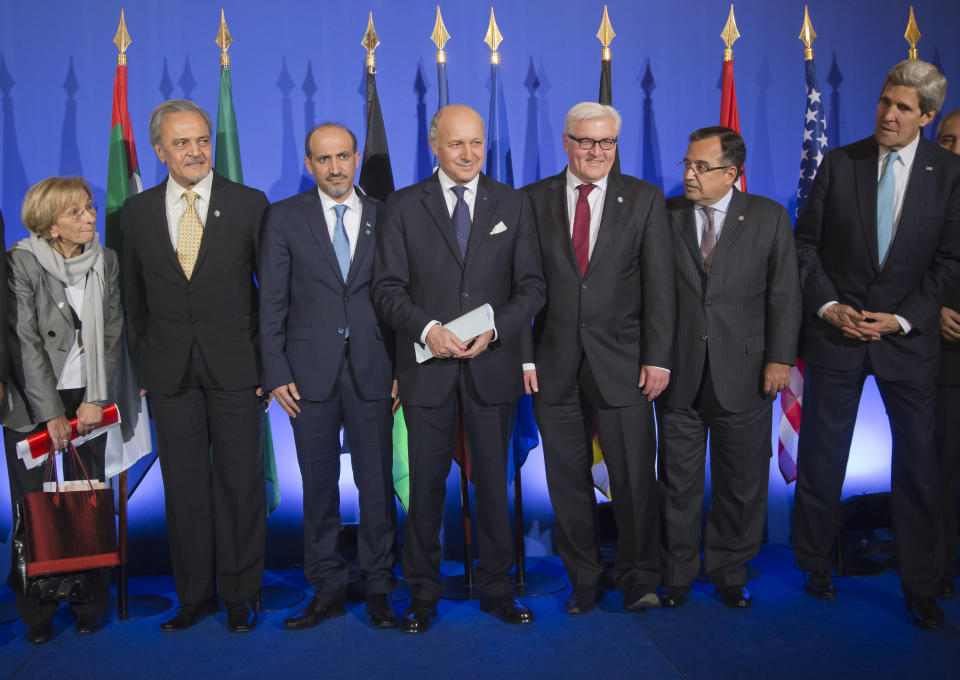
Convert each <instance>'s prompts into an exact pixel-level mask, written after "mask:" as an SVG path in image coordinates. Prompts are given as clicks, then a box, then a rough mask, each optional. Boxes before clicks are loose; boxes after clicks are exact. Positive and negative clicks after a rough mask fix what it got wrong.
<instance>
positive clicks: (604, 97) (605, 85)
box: [597, 5, 620, 172]
mask: <svg viewBox="0 0 960 680" xmlns="http://www.w3.org/2000/svg"><path fill="white" fill-rule="evenodd" d="M616 36H617V34H616V33H614V31H613V24H611V23H610V14H609V13H608V12H607V6H606V5H604V6H603V19H602V20H601V21H600V28H599V29H598V30H597V40H599V41H600V44H601V45H603V51H602V52H601V53H600V94H599V96H598V97H597V101H598V102H599V103H600V104H606V105H607V106H613V63H612V56H613V54H612V52H611V51H610V43H611V42H613V39H614V38H615V37H616ZM611 171H612V172H620V148H619V146H618V147H617V148H616V149H615V150H614V152H613V166H612V168H611Z"/></svg>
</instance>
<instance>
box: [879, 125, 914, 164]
mask: <svg viewBox="0 0 960 680" xmlns="http://www.w3.org/2000/svg"><path fill="white" fill-rule="evenodd" d="M921 133H922V130H921V132H918V133H917V136H916V137H914V138H913V141H912V142H910V143H909V144H907V145H906V146H904V147H903V148H902V149H898V150H897V153H899V154H900V161H901V162H902V163H903V166H904V167H905V168H911V167H913V159H914V157H915V156H916V155H917V147H918V146H920V135H921ZM878 146H879V147H880V157H879V162H880V163H881V164H882V163H883V162H884V160H885V159H886V158H887V156H888V155H890V151H891V149H890V147H888V146H883V145H882V144H879V145H878Z"/></svg>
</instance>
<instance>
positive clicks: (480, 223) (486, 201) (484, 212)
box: [458, 175, 513, 268]
mask: <svg viewBox="0 0 960 680" xmlns="http://www.w3.org/2000/svg"><path fill="white" fill-rule="evenodd" d="M499 198H500V192H499V191H497V190H496V185H494V184H493V183H492V182H491V181H490V180H489V179H488V178H487V176H486V175H480V181H479V182H477V197H476V200H475V201H474V202H473V219H472V220H471V222H470V238H469V239H467V252H466V256H465V257H464V265H463V266H464V268H466V267H467V266H468V265H469V264H470V262H472V261H473V259H474V258H475V257H476V254H477V249H478V248H480V246H481V245H483V242H484V241H485V240H486V236H487V234H488V233H489V232H490V229H491V228H492V225H491V224H490V222H491V220H492V216H493V215H494V210H495V209H496V207H497V201H498V200H499ZM512 227H513V225H510V228H512ZM458 245H459V244H458Z"/></svg>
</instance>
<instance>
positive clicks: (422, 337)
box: [420, 320, 440, 345]
mask: <svg viewBox="0 0 960 680" xmlns="http://www.w3.org/2000/svg"><path fill="white" fill-rule="evenodd" d="M439 325H440V322H439V321H437V320H433V321H431V322H430V323H428V324H427V325H426V326H424V327H423V333H421V334H420V344H421V345H426V344H427V332H428V331H429V330H430V329H431V328H433V327H434V326H439Z"/></svg>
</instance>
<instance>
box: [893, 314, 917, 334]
mask: <svg viewBox="0 0 960 680" xmlns="http://www.w3.org/2000/svg"><path fill="white" fill-rule="evenodd" d="M893 318H895V319H896V320H897V323H898V324H900V330H901V331H903V334H904V335H906V334H907V333H909V332H910V331H912V330H913V326H911V325H910V322H909V321H907V320H906V319H904V318H903V317H902V316H900V315H899V314H894V315H893Z"/></svg>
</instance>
